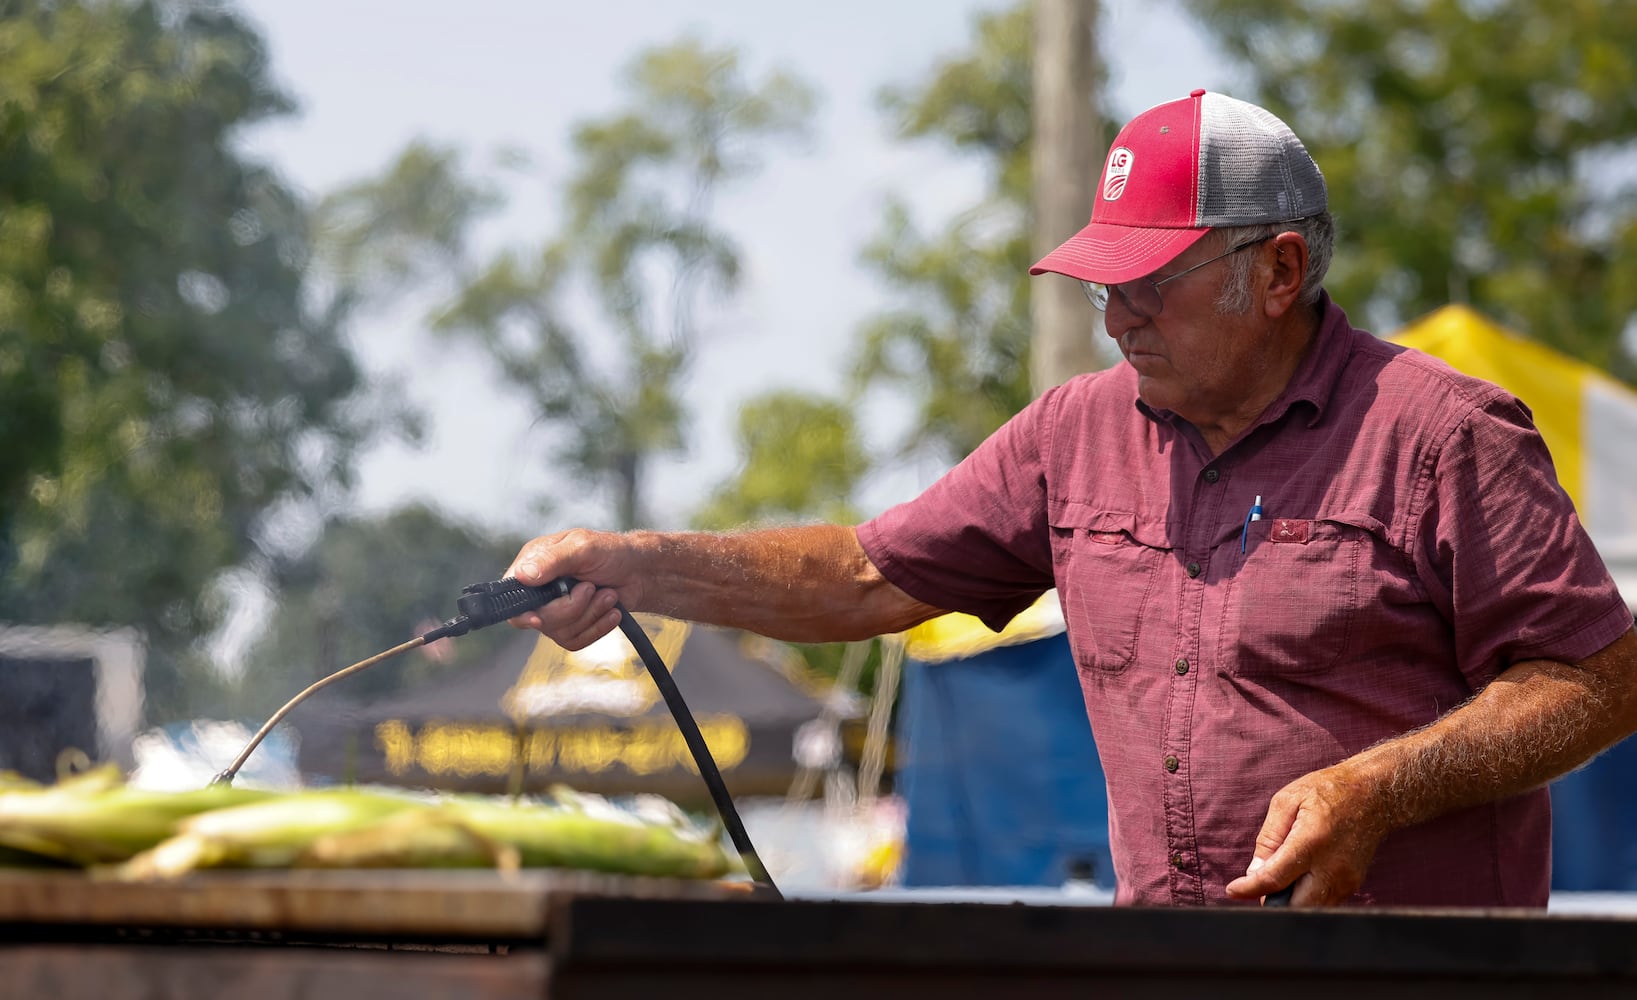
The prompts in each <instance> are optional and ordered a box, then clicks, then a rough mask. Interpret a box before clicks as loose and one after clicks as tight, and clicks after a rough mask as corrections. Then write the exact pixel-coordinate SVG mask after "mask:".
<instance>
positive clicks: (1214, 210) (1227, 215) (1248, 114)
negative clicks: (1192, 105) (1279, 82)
mask: <svg viewBox="0 0 1637 1000" xmlns="http://www.w3.org/2000/svg"><path fill="white" fill-rule="evenodd" d="M1200 102H1201V108H1200V123H1199V214H1200V219H1199V224H1200V225H1201V226H1211V227H1215V226H1249V225H1257V224H1260V223H1265V222H1286V221H1289V220H1291V219H1301V218H1305V217H1307V216H1309V215H1316V214H1318V213H1319V212H1322V211H1324V210H1325V208H1326V207H1327V205H1328V203H1329V202H1328V198H1327V196H1326V192H1325V187H1324V175H1323V174H1321V173H1320V172H1319V167H1318V164H1316V163H1314V162H1313V158H1312V157H1311V156H1309V155H1308V153H1307V147H1306V146H1304V145H1302V141H1301V140H1300V139H1298V138H1296V134H1295V133H1294V132H1292V131H1291V130H1290V127H1289V126H1287V125H1286V124H1285V123H1284V122H1282V121H1280V120H1279V119H1278V118H1276V117H1274V116H1273V115H1272V114H1270V113H1269V112H1267V111H1265V110H1263V109H1262V108H1259V107H1257V106H1256V105H1254V104H1247V103H1245V102H1244V101H1239V100H1235V99H1234V98H1232V97H1226V96H1223V95H1222V94H1215V93H1209V94H1206V95H1205V96H1204V97H1203V98H1201V100H1200Z"/></svg>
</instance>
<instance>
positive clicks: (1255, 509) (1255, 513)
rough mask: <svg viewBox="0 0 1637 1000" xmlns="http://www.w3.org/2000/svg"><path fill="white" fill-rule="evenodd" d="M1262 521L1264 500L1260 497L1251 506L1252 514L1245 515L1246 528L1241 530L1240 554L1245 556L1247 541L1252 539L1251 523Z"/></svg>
mask: <svg viewBox="0 0 1637 1000" xmlns="http://www.w3.org/2000/svg"><path fill="white" fill-rule="evenodd" d="M1261 519H1262V498H1261V497H1260V496H1258V497H1257V498H1256V502H1255V503H1253V504H1251V506H1250V513H1248V514H1246V515H1245V524H1244V526H1243V527H1241V528H1240V529H1239V554H1240V555H1244V554H1245V541H1246V539H1248V538H1249V537H1250V523H1251V522H1252V521H1260V520H1261Z"/></svg>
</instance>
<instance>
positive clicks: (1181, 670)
mask: <svg viewBox="0 0 1637 1000" xmlns="http://www.w3.org/2000/svg"><path fill="white" fill-rule="evenodd" d="M1187 672H1188V661H1187V660H1178V661H1177V676H1178V677H1181V676H1182V675H1183V674H1185V673H1187Z"/></svg>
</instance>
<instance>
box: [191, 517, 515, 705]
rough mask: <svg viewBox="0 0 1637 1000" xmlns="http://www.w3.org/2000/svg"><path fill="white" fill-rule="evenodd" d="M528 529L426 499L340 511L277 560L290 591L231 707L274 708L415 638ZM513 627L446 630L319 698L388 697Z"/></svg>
mask: <svg viewBox="0 0 1637 1000" xmlns="http://www.w3.org/2000/svg"><path fill="white" fill-rule="evenodd" d="M524 541H525V539H524V538H522V537H510V536H506V535H504V534H496V533H494V532H490V531H485V530H481V529H478V528H476V527H473V526H471V525H467V524H463V523H461V522H459V521H456V520H452V519H450V518H448V517H446V516H444V515H443V514H440V513H439V512H438V511H436V510H433V509H431V508H428V507H425V506H422V505H413V506H409V507H404V508H401V509H399V510H396V511H393V512H392V513H389V514H385V515H380V516H349V517H340V518H334V519H332V520H330V521H329V522H327V523H326V524H325V525H324V528H323V530H322V531H321V532H320V534H319V535H318V537H317V538H315V539H314V541H313V543H312V544H311V545H309V546H308V547H307V548H306V549H305V550H304V551H303V552H301V553H299V554H296V555H293V556H290V557H287V558H282V559H279V560H277V562H276V564H275V566H274V568H273V570H272V572H271V574H270V579H271V581H272V583H273V584H274V585H275V588H276V592H277V593H278V595H279V599H278V604H277V606H276V607H275V608H274V609H273V610H272V611H271V612H270V614H269V615H268V617H267V620H266V623H265V626H264V628H263V629H262V631H261V632H260V634H259V635H258V637H257V638H256V639H255V640H254V641H253V642H252V643H251V644H250V645H249V647H248V648H247V649H246V651H245V653H244V657H243V659H242V661H241V662H240V663H239V664H234V665H233V666H234V667H235V669H234V671H233V678H234V679H233V683H232V684H231V686H230V687H229V689H228V694H227V696H226V698H225V699H224V705H223V710H224V711H225V712H227V713H228V714H231V715H234V716H238V717H243V718H263V717H266V716H267V715H270V714H271V713H272V712H273V711H274V710H276V709H277V708H278V707H279V706H280V705H282V704H283V703H284V702H285V701H287V700H289V699H290V698H291V697H293V696H294V695H295V694H296V693H298V692H299V691H301V690H302V689H303V688H305V687H306V686H307V685H309V684H311V683H312V682H314V681H316V680H318V679H320V678H322V677H325V676H327V675H329V674H331V673H333V672H335V671H337V670H340V669H341V668H342V667H345V666H347V665H349V664H352V663H356V662H358V661H360V660H364V659H367V658H368V657H371V656H374V655H375V654H376V653H379V652H382V651H384V650H387V649H391V648H392V647H394V646H397V645H399V644H400V643H403V642H406V641H408V640H410V639H413V638H414V637H415V636H417V635H420V634H421V633H423V632H425V631H426V630H427V629H429V628H432V627H434V626H435V625H437V624H438V623H439V622H442V621H444V620H446V619H448V618H450V617H452V616H453V615H454V614H455V613H456V606H455V602H456V600H457V599H458V598H459V597H460V588H461V587H462V586H464V585H465V584H468V583H477V582H479V581H482V580H492V579H494V578H496V577H497V576H499V575H500V571H501V570H502V569H504V568H505V567H506V565H507V564H509V563H510V562H511V560H512V558H513V557H514V556H516V555H517V550H518V549H520V548H522V546H523V542H524ZM511 638H514V633H513V632H512V630H511V629H510V628H502V627H495V628H490V629H487V630H481V631H477V632H472V633H470V634H468V635H465V636H462V637H461V638H460V639H458V640H454V639H445V640H442V641H440V642H438V643H434V644H433V645H432V646H430V647H426V648H425V649H422V650H415V651H412V652H411V653H410V654H409V655H407V656H403V657H399V658H396V659H393V660H389V661H386V662H384V663H381V664H380V665H378V666H376V667H372V668H371V669H369V670H365V671H363V672H361V673H359V674H357V675H355V676H353V677H349V678H347V679H346V680H344V681H341V682H340V683H338V684H337V685H335V686H334V687H333V688H326V689H325V691H324V692H323V693H321V694H319V695H318V696H317V697H319V698H323V697H326V696H329V695H331V694H332V693H333V695H334V696H336V697H346V698H354V699H357V698H363V699H368V698H372V697H380V696H383V695H387V694H392V693H394V692H397V691H400V690H403V689H405V688H407V687H410V686H412V685H414V684H415V683H416V682H417V681H420V680H424V679H425V678H426V677H428V676H429V675H430V674H432V673H434V672H439V671H444V670H450V669H459V668H460V667H461V666H463V665H468V664H471V663H474V662H477V661H479V660H481V659H483V658H484V657H486V656H488V655H489V654H491V653H493V652H494V651H495V650H496V649H497V648H498V647H499V646H500V645H502V644H504V643H505V642H506V641H507V640H508V639H511Z"/></svg>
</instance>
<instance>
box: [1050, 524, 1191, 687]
mask: <svg viewBox="0 0 1637 1000" xmlns="http://www.w3.org/2000/svg"><path fill="white" fill-rule="evenodd" d="M1050 523H1051V530H1052V560H1053V562H1054V563H1055V564H1056V575H1057V594H1058V597H1059V598H1060V599H1061V600H1062V603H1063V615H1064V618H1065V619H1066V620H1067V621H1068V624H1069V646H1070V648H1071V649H1072V650H1073V651H1074V659H1075V662H1076V663H1077V664H1078V665H1079V667H1080V669H1081V670H1087V671H1093V670H1094V671H1099V672H1103V673H1118V672H1120V671H1122V670H1124V669H1125V668H1126V667H1128V666H1130V665H1131V661H1132V659H1133V658H1134V657H1135V656H1136V651H1137V638H1138V636H1139V635H1141V634H1142V630H1143V627H1144V625H1145V622H1146V620H1147V617H1148V616H1149V615H1150V614H1151V613H1153V612H1154V609H1155V608H1157V607H1160V606H1161V605H1163V604H1164V602H1163V601H1162V600H1161V599H1160V597H1159V596H1158V595H1157V593H1156V591H1157V589H1158V588H1159V587H1160V586H1161V585H1162V584H1161V581H1162V580H1163V579H1164V577H1165V574H1164V573H1163V572H1162V571H1161V568H1162V563H1163V562H1164V560H1165V559H1167V558H1168V557H1169V556H1170V553H1171V544H1170V542H1169V540H1168V539H1167V536H1166V533H1165V526H1164V524H1163V523H1161V522H1153V521H1147V520H1144V519H1142V518H1139V517H1138V516H1137V515H1135V514H1131V513H1123V512H1119V511H1108V510H1100V509H1096V508H1088V507H1081V506H1073V505H1065V506H1064V507H1063V508H1061V509H1059V510H1057V511H1055V512H1054V513H1053V514H1052V515H1051V518H1050Z"/></svg>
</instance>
